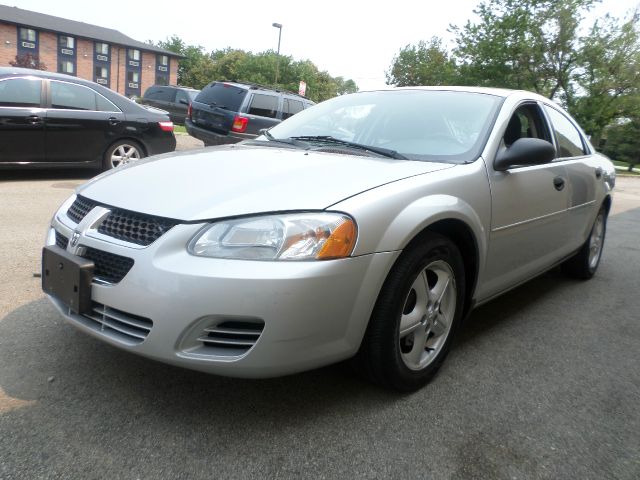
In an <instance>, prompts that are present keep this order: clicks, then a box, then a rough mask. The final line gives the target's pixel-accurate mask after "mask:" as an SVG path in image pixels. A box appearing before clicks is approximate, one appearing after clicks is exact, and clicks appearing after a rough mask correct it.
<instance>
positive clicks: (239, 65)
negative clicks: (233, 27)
mask: <svg viewBox="0 0 640 480" xmlns="http://www.w3.org/2000/svg"><path fill="white" fill-rule="evenodd" d="M148 43H150V44H151V45H155V46H158V47H160V48H163V49H165V50H169V51H171V52H175V53H177V54H179V55H181V56H182V58H181V59H180V60H179V63H178V83H179V84H181V85H188V86H191V87H194V88H203V87H204V86H205V85H207V84H208V83H210V82H212V81H213V80H223V81H224V80H226V81H239V82H250V83H257V84H261V85H265V86H268V87H275V88H284V89H286V90H289V91H292V92H297V91H298V86H299V83H300V81H301V80H303V81H305V82H306V83H307V96H308V97H309V98H310V99H311V100H314V101H316V102H320V101H322V100H326V99H328V98H331V97H335V96H336V95H342V94H345V93H352V92H356V91H358V86H357V85H356V83H355V82H354V81H353V80H351V79H345V78H343V77H332V76H331V75H329V73H328V72H324V71H322V72H321V71H319V70H318V67H316V65H314V64H313V62H311V61H310V60H301V61H294V59H293V58H292V57H289V56H285V55H277V54H276V52H274V51H273V50H267V51H266V52H261V53H252V52H246V51H244V50H239V49H233V48H224V49H219V50H214V51H212V52H210V53H207V52H206V51H205V50H204V48H203V47H201V46H195V45H187V44H185V43H184V41H183V40H182V39H180V38H179V37H178V36H176V35H173V36H171V37H170V38H167V39H166V40H161V41H159V42H153V41H149V42H148ZM278 63H279V67H278V68H279V78H278V85H274V82H275V72H276V64H278Z"/></svg>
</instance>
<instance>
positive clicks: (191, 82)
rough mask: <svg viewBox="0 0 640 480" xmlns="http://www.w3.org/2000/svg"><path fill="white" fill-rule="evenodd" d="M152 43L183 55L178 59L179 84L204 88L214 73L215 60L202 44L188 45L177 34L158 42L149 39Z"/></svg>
mask: <svg viewBox="0 0 640 480" xmlns="http://www.w3.org/2000/svg"><path fill="white" fill-rule="evenodd" d="M147 43H150V44H151V45H155V46H157V47H160V48H163V49H165V50H169V51H170V52H175V53H177V54H178V55H181V56H182V58H180V59H179V60H178V84H179V85H185V86H189V87H194V88H202V87H204V86H205V85H206V84H207V83H209V82H210V81H211V80H209V79H210V78H212V76H213V75H214V62H213V60H212V58H211V56H210V55H209V54H207V53H206V52H205V50H204V47H202V46H196V45H187V44H185V43H184V41H183V40H182V39H181V38H180V37H178V36H177V35H172V36H171V37H169V38H167V39H166V40H160V41H158V42H153V41H149V42H147Z"/></svg>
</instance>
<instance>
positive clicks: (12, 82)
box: [0, 78, 46, 163]
mask: <svg viewBox="0 0 640 480" xmlns="http://www.w3.org/2000/svg"><path fill="white" fill-rule="evenodd" d="M42 90H43V82H42V80H41V79H37V78H7V79H2V80H0V163H14V162H42V161H44V158H45V155H44V152H45V134H44V121H45V117H46V111H45V110H44V109H43V108H41V105H42V102H41V99H42V97H43V95H42Z"/></svg>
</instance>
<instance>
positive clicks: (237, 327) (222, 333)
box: [198, 321, 264, 355]
mask: <svg viewBox="0 0 640 480" xmlns="http://www.w3.org/2000/svg"><path fill="white" fill-rule="evenodd" d="M263 329H264V323H254V322H239V321H224V322H222V323H220V324H218V325H215V326H211V327H207V328H205V329H204V331H203V332H202V334H201V335H200V337H198V342H201V343H202V346H203V347H205V348H206V349H207V350H210V349H215V350H218V349H222V350H227V352H225V353H221V354H223V355H224V354H227V355H228V354H231V355H241V354H243V353H245V352H247V351H248V350H249V349H250V348H251V347H253V346H254V345H255V344H256V342H257V341H258V339H259V338H260V335H261V334H262V330H263ZM212 353H213V352H212Z"/></svg>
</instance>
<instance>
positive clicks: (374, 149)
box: [291, 135, 408, 160]
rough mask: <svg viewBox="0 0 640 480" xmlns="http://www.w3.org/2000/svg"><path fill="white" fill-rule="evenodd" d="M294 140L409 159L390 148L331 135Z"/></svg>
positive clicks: (295, 138) (302, 137)
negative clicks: (340, 146) (328, 144)
mask: <svg viewBox="0 0 640 480" xmlns="http://www.w3.org/2000/svg"><path fill="white" fill-rule="evenodd" d="M291 138H292V139H294V140H303V141H307V142H320V143H330V144H332V145H342V146H344V147H349V148H355V149H358V150H364V151H365V152H372V153H377V154H378V155H382V156H383V157H387V158H395V159H398V160H408V158H407V157H405V156H404V155H402V154H401V153H398V152H396V151H395V150H391V149H389V148H382V147H372V146H371V145H364V144H362V143H356V142H350V141H348V140H340V139H339V138H335V137H332V136H331V135H315V136H314V135H311V136H301V137H291Z"/></svg>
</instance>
